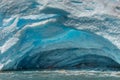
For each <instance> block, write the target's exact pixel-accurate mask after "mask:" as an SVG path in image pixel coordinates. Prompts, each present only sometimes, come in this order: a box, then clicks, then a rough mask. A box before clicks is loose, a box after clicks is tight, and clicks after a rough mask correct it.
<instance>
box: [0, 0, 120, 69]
mask: <svg viewBox="0 0 120 80" xmlns="http://www.w3.org/2000/svg"><path fill="white" fill-rule="evenodd" d="M119 4H120V1H119V0H52V1H51V0H20V1H17V0H9V1H7V0H0V70H3V71H6V70H41V69H79V70H84V69H87V70H120V16H119V14H120V6H119Z"/></svg>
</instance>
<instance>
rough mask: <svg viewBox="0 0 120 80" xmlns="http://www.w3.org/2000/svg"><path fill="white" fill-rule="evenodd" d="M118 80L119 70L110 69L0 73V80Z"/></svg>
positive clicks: (119, 77) (119, 78) (119, 76)
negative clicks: (102, 70)
mask: <svg viewBox="0 0 120 80" xmlns="http://www.w3.org/2000/svg"><path fill="white" fill-rule="evenodd" d="M88 79H89V80H120V72H111V71H105V72H100V71H72V70H55V71H49V70H47V71H14V72H3V73H0V80H88Z"/></svg>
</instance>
